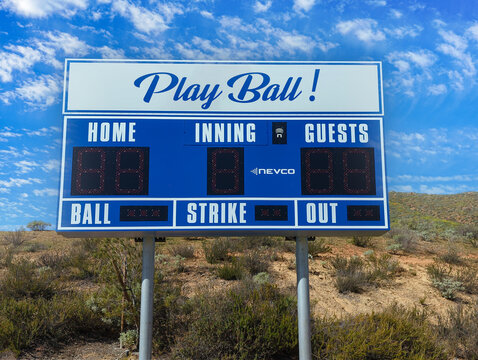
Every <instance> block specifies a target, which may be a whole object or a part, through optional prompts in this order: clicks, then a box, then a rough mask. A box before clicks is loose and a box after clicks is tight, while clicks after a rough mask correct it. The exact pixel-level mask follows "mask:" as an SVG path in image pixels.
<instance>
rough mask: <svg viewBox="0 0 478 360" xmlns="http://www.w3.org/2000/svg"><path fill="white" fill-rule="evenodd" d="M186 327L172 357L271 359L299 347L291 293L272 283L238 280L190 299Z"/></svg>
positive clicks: (294, 351) (288, 353)
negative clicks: (224, 289) (260, 283)
mask: <svg viewBox="0 0 478 360" xmlns="http://www.w3.org/2000/svg"><path fill="white" fill-rule="evenodd" d="M189 308H190V309H191V312H190V313H189V315H188V321H187V322H188V323H189V327H188V329H187V332H186V334H185V335H184V336H183V337H181V339H180V341H178V342H177V343H176V347H175V349H174V351H173V354H174V355H173V356H174V358H175V359H195V360H213V359H230V360H233V359H258V360H259V359H273V358H279V356H280V355H291V354H295V353H296V351H297V315H296V312H297V310H296V302H295V300H294V299H293V298H291V297H289V296H285V295H283V294H281V293H280V292H279V291H278V289H277V288H276V287H274V286H272V285H270V284H264V285H257V284H254V283H252V282H241V283H239V284H238V285H237V286H235V287H234V288H233V289H230V290H228V291H225V292H224V291H222V292H220V293H207V294H202V295H198V296H196V297H195V298H193V299H192V300H191V301H190V303H189Z"/></svg>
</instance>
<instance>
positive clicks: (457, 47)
mask: <svg viewBox="0 0 478 360" xmlns="http://www.w3.org/2000/svg"><path fill="white" fill-rule="evenodd" d="M438 33H439V34H440V36H441V37H442V39H443V40H444V41H445V42H443V43H441V44H439V45H438V47H437V50H438V51H440V52H442V53H443V54H445V55H449V56H451V57H452V58H453V59H455V63H456V64H457V65H458V66H459V67H460V68H461V69H460V70H461V73H462V74H463V75H464V76H466V77H473V76H475V75H476V68H475V64H474V62H473V58H472V57H471V55H470V53H468V52H466V48H467V47H468V41H467V40H466V38H465V37H464V36H459V35H457V34H455V33H454V32H453V31H446V30H443V29H439V30H438ZM458 88H460V86H458Z"/></svg>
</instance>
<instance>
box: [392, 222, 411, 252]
mask: <svg viewBox="0 0 478 360" xmlns="http://www.w3.org/2000/svg"><path fill="white" fill-rule="evenodd" d="M388 236H390V237H391V241H390V242H389V246H392V247H393V246H394V250H395V251H398V250H402V251H405V252H411V251H413V250H414V249H415V247H416V245H417V242H418V234H417V232H416V231H413V230H410V229H408V228H405V227H395V228H392V229H391V230H390V232H389V233H388Z"/></svg>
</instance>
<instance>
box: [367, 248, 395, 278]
mask: <svg viewBox="0 0 478 360" xmlns="http://www.w3.org/2000/svg"><path fill="white" fill-rule="evenodd" d="M366 261H367V263H368V265H369V267H370V278H371V280H372V281H381V280H390V279H391V278H393V277H394V276H395V275H396V274H397V273H399V272H400V271H401V270H402V269H401V267H400V265H399V264H398V261H397V260H394V259H392V256H391V255H389V254H382V255H381V256H378V257H377V256H376V255H375V254H374V253H371V254H369V255H368V256H366Z"/></svg>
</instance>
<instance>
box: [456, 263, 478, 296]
mask: <svg viewBox="0 0 478 360" xmlns="http://www.w3.org/2000/svg"><path fill="white" fill-rule="evenodd" d="M454 277H455V279H456V280H457V281H460V282H461V283H462V284H463V288H464V290H465V291H466V292H467V293H468V294H478V270H477V269H474V268H472V267H463V268H461V269H458V270H457V271H456V274H455V276H454Z"/></svg>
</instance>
